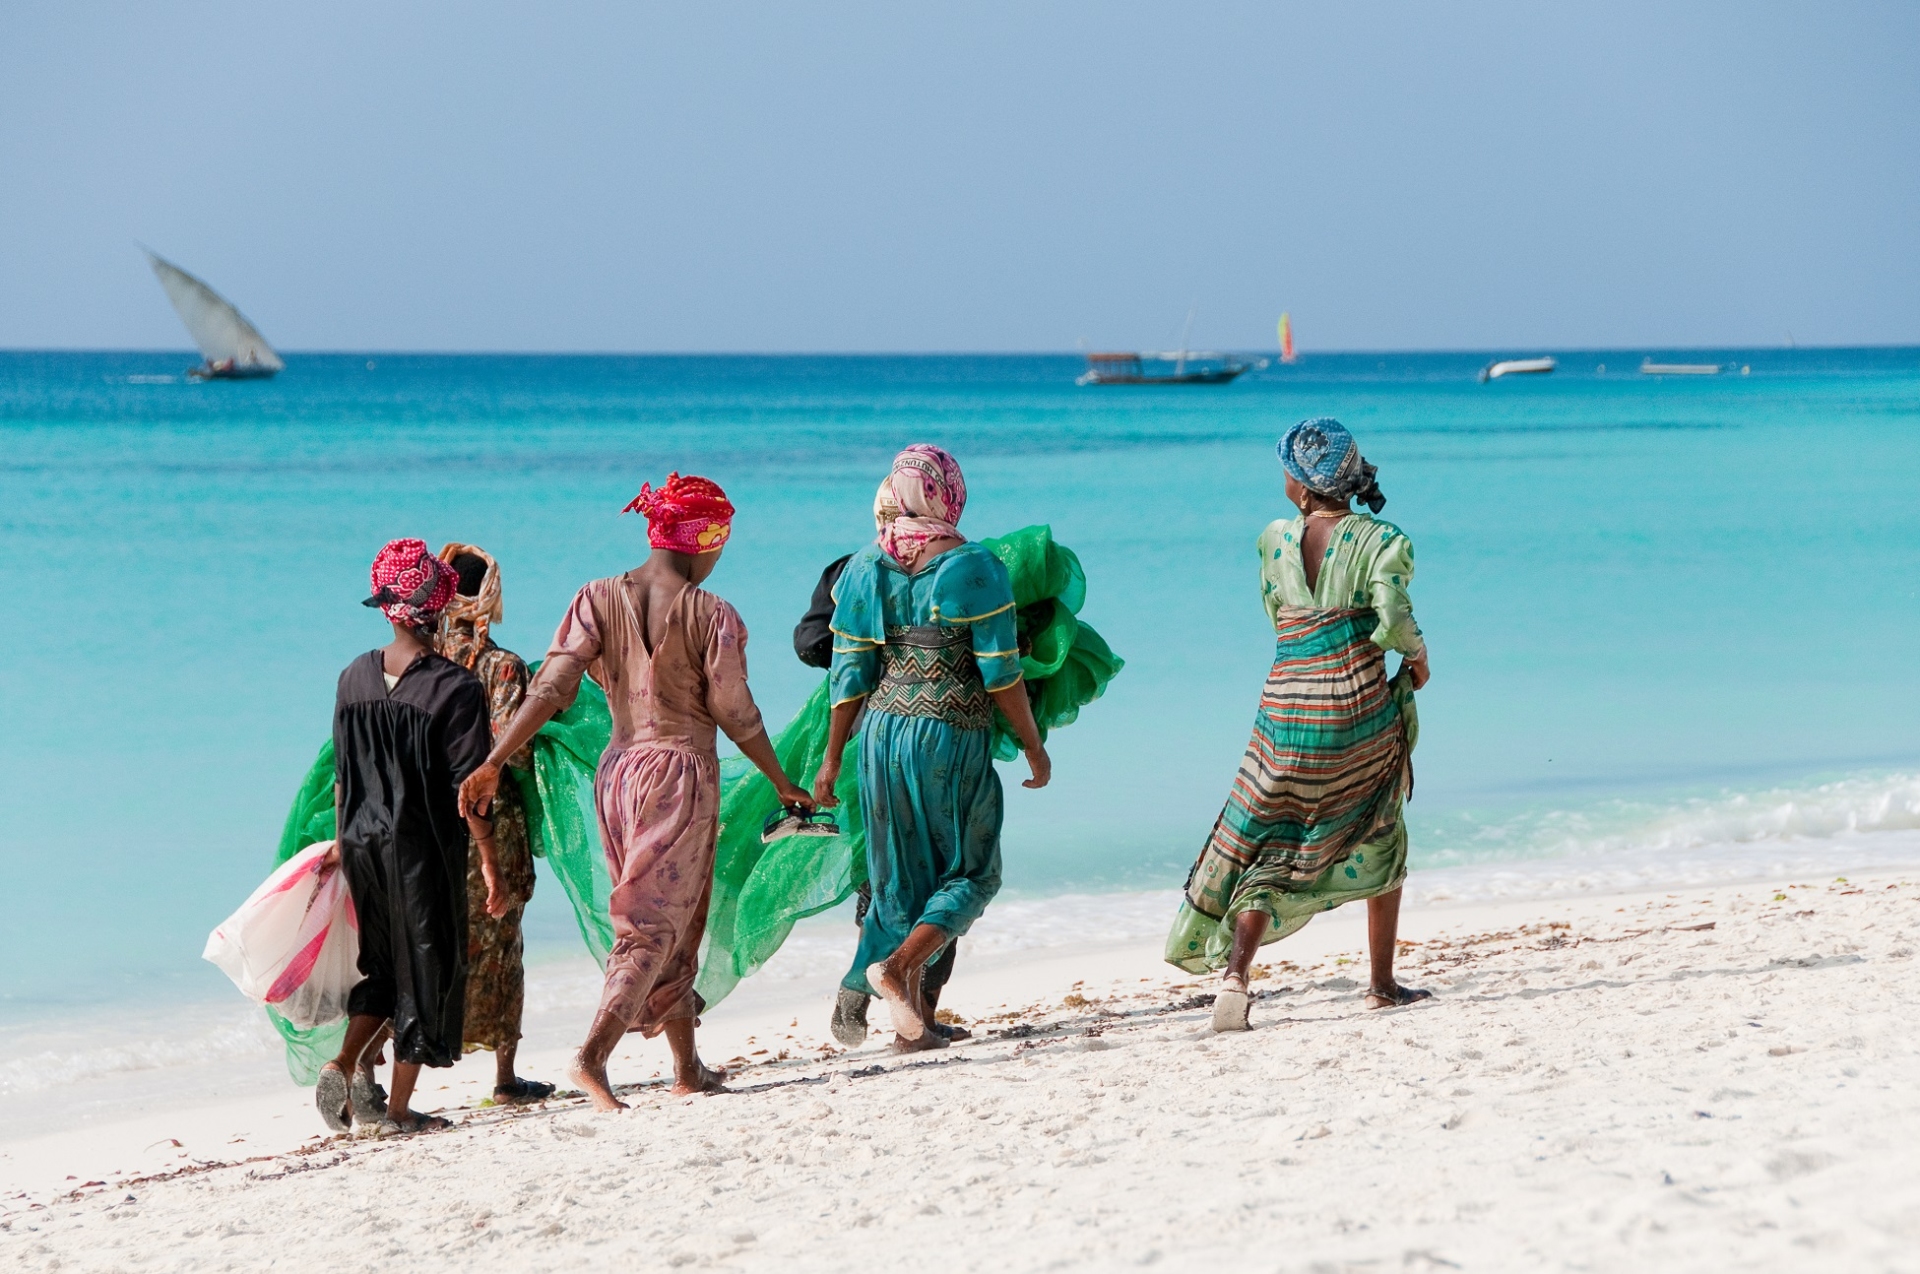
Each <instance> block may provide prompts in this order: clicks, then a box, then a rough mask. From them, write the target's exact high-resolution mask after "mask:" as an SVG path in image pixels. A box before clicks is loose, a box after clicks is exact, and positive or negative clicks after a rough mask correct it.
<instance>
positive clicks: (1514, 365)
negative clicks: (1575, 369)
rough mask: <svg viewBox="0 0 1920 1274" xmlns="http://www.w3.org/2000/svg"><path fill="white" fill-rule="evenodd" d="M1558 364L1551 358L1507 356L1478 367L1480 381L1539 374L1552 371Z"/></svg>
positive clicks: (1482, 382)
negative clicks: (1499, 360)
mask: <svg viewBox="0 0 1920 1274" xmlns="http://www.w3.org/2000/svg"><path fill="white" fill-rule="evenodd" d="M1559 365H1560V364H1558V363H1556V362H1554V361H1553V360H1552V359H1551V358H1509V359H1505V360H1503V361H1501V362H1498V363H1488V364H1487V365H1486V366H1485V367H1482V368H1481V369H1480V383H1481V384H1483V385H1484V384H1485V383H1486V382H1488V381H1490V380H1499V379H1500V378H1501V377H1502V376H1539V375H1542V374H1544V373H1546V372H1550V371H1552V370H1553V369H1554V368H1556V367H1558V366H1559Z"/></svg>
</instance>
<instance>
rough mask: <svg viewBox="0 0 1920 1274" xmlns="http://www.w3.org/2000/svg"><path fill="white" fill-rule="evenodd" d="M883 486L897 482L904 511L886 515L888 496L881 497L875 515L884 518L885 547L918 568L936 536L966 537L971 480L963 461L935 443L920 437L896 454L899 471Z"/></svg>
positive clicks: (897, 498) (895, 495) (894, 485)
mask: <svg viewBox="0 0 1920 1274" xmlns="http://www.w3.org/2000/svg"><path fill="white" fill-rule="evenodd" d="M881 485H882V487H883V488H891V489H892V492H893V498H894V500H895V501H896V502H898V504H899V507H900V514H899V516H898V517H895V518H893V519H892V520H890V521H883V520H882V516H881V515H882V505H883V504H884V503H885V499H884V495H885V493H884V490H883V492H882V497H881V498H880V499H877V500H875V502H874V507H873V513H874V520H875V521H876V522H879V523H880V537H879V538H880V547H881V548H883V549H885V550H886V551H887V552H888V553H890V554H892V555H893V560H894V561H896V562H898V563H900V565H902V566H904V567H906V568H907V570H909V571H912V570H916V569H918V567H919V565H920V558H921V555H922V554H923V553H925V552H926V548H927V545H928V544H929V543H931V542H932V541H934V540H964V539H966V538H967V537H966V536H964V535H962V534H960V527H959V525H958V523H959V521H960V514H961V513H962V512H964V511H965V509H966V507H967V483H966V479H965V478H962V477H961V476H960V462H959V461H957V460H955V459H954V458H953V457H952V456H950V455H948V454H947V453H946V452H945V451H942V450H941V449H940V448H939V447H936V446H934V445H932V444H931V443H925V442H917V443H915V444H914V445H913V446H911V447H908V448H907V449H906V450H905V451H903V452H901V453H900V454H899V455H897V456H895V457H894V458H893V472H892V473H891V474H889V475H888V477H887V480H886V482H884V483H882V484H881Z"/></svg>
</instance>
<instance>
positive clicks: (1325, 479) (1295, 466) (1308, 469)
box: [1278, 416, 1387, 513]
mask: <svg viewBox="0 0 1920 1274" xmlns="http://www.w3.org/2000/svg"><path fill="white" fill-rule="evenodd" d="M1278 450H1279V452H1280V463H1281V464H1282V465H1283V466H1285V468H1286V470H1287V472H1288V473H1290V474H1292V475H1293V479H1294V481H1296V482H1298V483H1299V484H1300V485H1301V486H1303V487H1305V488H1306V489H1307V490H1309V491H1312V492H1315V493H1317V494H1319V495H1324V496H1331V497H1332V498H1333V499H1335V500H1353V499H1357V500H1359V501H1360V502H1361V503H1362V504H1364V505H1366V506H1367V508H1369V509H1371V510H1372V511H1373V512H1375V513H1378V512H1380V510H1381V509H1383V508H1385V507H1386V505H1387V497H1386V496H1384V495H1382V494H1380V484H1379V482H1378V481H1376V480H1375V479H1376V477H1377V476H1378V474H1379V472H1380V470H1379V469H1378V468H1376V467H1375V466H1373V465H1370V464H1368V463H1367V459H1366V457H1365V456H1363V455H1361V454H1360V444H1358V443H1357V442H1355V441H1354V440H1353V435H1352V434H1350V433H1348V432H1347V427H1346V426H1345V425H1343V424H1341V423H1340V422H1339V421H1337V420H1335V419H1334V418H1333V417H1332V416H1318V417H1315V418H1314V419H1312V420H1303V421H1301V422H1300V423H1299V424H1297V425H1295V426H1294V427H1293V428H1291V429H1289V430H1287V433H1286V436H1285V437H1283V438H1282V439H1280V446H1279V448H1278Z"/></svg>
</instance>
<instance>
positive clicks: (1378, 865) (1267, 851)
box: [1166, 417, 1428, 1030]
mask: <svg viewBox="0 0 1920 1274" xmlns="http://www.w3.org/2000/svg"><path fill="white" fill-rule="evenodd" d="M1279 451H1280V460H1281V463H1282V465H1283V466H1284V467H1285V469H1286V471H1287V487H1286V491H1287V499H1288V500H1290V501H1292V502H1293V504H1294V505H1295V506H1296V507H1297V508H1299V510H1300V516H1299V517H1297V518H1295V519H1293V520H1292V521H1284V520H1283V521H1278V522H1275V523H1273V524H1272V525H1271V526H1269V527H1268V528H1267V529H1266V531H1265V532H1263V533H1262V534H1261V536H1260V539H1259V542H1258V545H1259V552H1260V579H1261V594H1262V597H1263V599H1264V601H1265V603H1266V608H1267V615H1268V618H1269V619H1271V620H1272V622H1273V626H1274V632H1275V636H1276V638H1277V644H1276V649H1275V652H1274V663H1273V669H1272V671H1271V672H1269V673H1268V675H1267V682H1266V686H1265V688H1264V690H1263V691H1262V694H1261V697H1260V711H1259V712H1258V713H1257V714H1256V716H1255V719H1254V728H1253V737H1252V739H1251V741H1250V742H1249V743H1248V744H1247V751H1246V755H1245V757H1244V758H1243V759H1242V761H1241V763H1240V771H1239V773H1238V774H1237V775H1236V776H1235V779H1234V783H1233V788H1232V790H1231V791H1230V792H1229V793H1228V796H1227V801H1226V805H1225V808H1223V809H1222V810H1221V812H1220V817H1219V818H1218V819H1217V820H1215V822H1214V825H1213V832H1212V834H1211V835H1210V836H1209V837H1208V838H1207V844H1206V847H1205V848H1204V849H1203V850H1202V851H1201V853H1200V857H1199V860H1198V861H1197V862H1196V863H1195V864H1194V866H1193V871H1192V873H1191V874H1190V875H1189V876H1188V877H1187V890H1186V897H1185V898H1184V899H1183V900H1182V902H1181V904H1180V912H1179V915H1178V916H1177V917H1176V918H1175V921H1174V925H1173V930H1172V932H1171V933H1169V934H1168V936H1167V951H1166V958H1167V960H1168V962H1169V963H1172V964H1175V965H1178V966H1179V967H1181V968H1183V969H1186V970H1188V971H1190V972H1194V973H1201V972H1205V971H1207V970H1209V969H1218V968H1220V967H1221V966H1222V965H1223V964H1224V965H1225V967H1226V975H1225V980H1224V984H1223V986H1222V987H1221V990H1220V992H1219V994H1218V995H1217V996H1216V997H1215V1000H1214V1016H1213V1025H1214V1029H1215V1030H1245V1029H1247V1024H1248V1023H1247V1009H1248V1004H1249V996H1248V993H1247V976H1248V973H1249V971H1250V970H1251V967H1252V964H1253V957H1254V953H1255V952H1256V951H1257V950H1258V949H1259V948H1260V947H1261V946H1262V945H1264V944H1265V943H1268V942H1275V941H1278V940H1279V939H1281V938H1284V937H1286V936H1287V935H1288V934H1291V933H1295V932H1297V931H1298V930H1299V929H1300V928H1301V927H1302V926H1304V925H1305V924H1306V923H1307V921H1309V920H1311V919H1312V918H1313V917H1314V916H1316V915H1318V914H1319V913H1320V912H1323V911H1331V910H1332V909H1333V908H1335V907H1337V906H1339V905H1341V904H1342V903H1346V902H1355V901H1358V900H1360V899H1366V900H1367V944H1368V947H1369V950H1370V952H1371V955H1372V982H1371V984H1370V986H1369V987H1368V991H1367V995H1368V1003H1369V1006H1370V1007H1373V1008H1386V1007H1391V1006H1394V1005H1400V1004H1408V1003H1412V1002H1413V1001H1414V1000H1417V999H1424V998H1426V995H1427V993H1426V992H1424V991H1410V990H1408V989H1407V988H1405V987H1402V986H1401V985H1400V984H1399V983H1398V982H1397V981H1395V979H1394V974H1393V955H1394V942H1395V939H1396V938H1397V936H1398V928H1399V917H1400V887H1401V884H1402V882H1403V881H1404V880H1405V878H1406V870H1407V832H1406V825H1405V823H1404V822H1403V821H1402V818H1401V805H1402V803H1403V801H1404V800H1405V799H1406V797H1407V795H1408V794H1409V793H1410V791H1411V790H1412V785H1413V769H1412V753H1413V744H1414V741H1415V739H1416V738H1417V737H1418V734H1419V722H1418V718H1417V717H1416V716H1415V715H1414V707H1413V692H1414V691H1415V690H1417V689H1419V688H1420V687H1421V686H1423V685H1425V684H1426V682H1427V675H1428V669H1427V647H1426V639H1425V638H1424V637H1422V636H1421V633H1420V626H1419V625H1418V624H1416V623H1415V622H1414V619H1413V604H1412V602H1411V601H1410V600H1409V598H1408V595H1407V589H1408V587H1409V585H1410V584H1411V583H1412V581H1413V544H1412V542H1411V541H1410V540H1408V538H1407V536H1406V534H1405V533H1404V532H1403V531H1401V530H1400V528H1399V527H1397V526H1395V525H1393V523H1391V522H1387V521H1383V520H1382V519H1380V518H1377V517H1374V516H1372V513H1378V512H1379V510H1380V509H1381V508H1382V507H1383V506H1384V505H1385V504H1386V497H1385V496H1383V495H1381V494H1380V488H1379V484H1378V483H1377V482H1376V481H1375V474H1376V470H1375V469H1374V467H1373V466H1372V465H1370V464H1368V463H1367V462H1366V460H1365V458H1364V457H1362V456H1361V454H1360V449H1359V447H1358V446H1357V445H1356V444H1355V443H1354V440H1353V435H1352V434H1350V433H1348V432H1347V430H1346V429H1345V428H1344V427H1342V426H1341V424H1340V422H1339V421H1337V420H1331V419H1327V418H1324V417H1323V418H1321V419H1318V420H1306V421H1302V422H1301V423H1300V424H1298V425H1295V426H1294V427H1293V428H1292V429H1290V430H1288V432H1287V435H1286V437H1285V438H1284V439H1283V440H1282V441H1281V443H1280V447H1279ZM1356 497H1357V498H1358V499H1359V500H1361V501H1362V502H1363V503H1365V504H1366V505H1367V507H1368V509H1369V510H1371V513H1359V512H1355V511H1354V510H1353V508H1352V507H1351V506H1352V503H1353V501H1354V499H1355V498H1356ZM1389 651H1392V652H1396V653H1398V654H1399V655H1400V657H1401V666H1400V671H1399V673H1398V674H1397V675H1395V676H1394V677H1393V678H1392V679H1391V680H1389V679H1388V677H1387V675H1386V656H1387V653H1388V652H1389Z"/></svg>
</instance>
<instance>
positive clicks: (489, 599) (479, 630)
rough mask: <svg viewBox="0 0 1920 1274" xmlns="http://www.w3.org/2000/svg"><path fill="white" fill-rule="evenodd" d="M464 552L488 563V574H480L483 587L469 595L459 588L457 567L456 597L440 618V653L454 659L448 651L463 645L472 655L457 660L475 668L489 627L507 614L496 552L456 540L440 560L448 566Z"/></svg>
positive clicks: (442, 554) (442, 553) (455, 571)
mask: <svg viewBox="0 0 1920 1274" xmlns="http://www.w3.org/2000/svg"><path fill="white" fill-rule="evenodd" d="M462 553H468V554H471V555H473V556H474V557H477V558H479V559H480V560H481V561H483V562H485V563H486V564H487V573H486V574H485V575H484V576H482V577H481V580H480V590H479V591H478V592H477V593H475V594H474V595H473V596H471V597H469V596H467V595H466V594H465V593H462V592H460V591H459V587H458V585H459V575H460V570H459V568H458V567H454V581H455V588H454V594H453V600H452V601H450V602H448V603H447V609H446V612H445V613H444V614H443V615H442V616H441V618H440V635H441V638H442V641H441V646H442V649H441V651H440V653H441V654H443V655H447V657H448V658H450V659H451V658H454V656H453V655H452V654H450V653H449V650H448V647H449V646H450V645H453V646H460V647H462V648H463V653H465V654H468V655H469V656H470V657H468V658H461V659H458V660H457V661H456V662H459V663H464V664H466V665H467V666H468V667H472V666H473V663H472V661H473V660H474V659H477V658H479V656H480V653H481V652H482V651H484V650H485V649H486V645H487V629H488V628H489V627H491V626H492V625H494V624H497V623H499V622H500V620H501V617H502V616H503V615H505V613H506V608H505V607H504V605H502V603H501V600H500V563H498V562H496V561H494V560H493V554H491V553H489V552H487V551H486V550H485V549H483V548H481V547H480V546H479V545H477V544H460V543H457V542H456V543H452V544H449V545H447V546H446V547H445V548H443V549H441V550H440V560H441V561H443V562H445V563H446V564H447V565H448V566H453V559H454V558H456V557H459V556H460V555H461V554H462ZM468 645H470V646H472V648H473V649H472V650H471V651H470V652H467V651H465V650H464V647H465V646H468Z"/></svg>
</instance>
